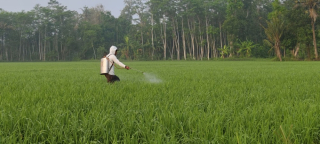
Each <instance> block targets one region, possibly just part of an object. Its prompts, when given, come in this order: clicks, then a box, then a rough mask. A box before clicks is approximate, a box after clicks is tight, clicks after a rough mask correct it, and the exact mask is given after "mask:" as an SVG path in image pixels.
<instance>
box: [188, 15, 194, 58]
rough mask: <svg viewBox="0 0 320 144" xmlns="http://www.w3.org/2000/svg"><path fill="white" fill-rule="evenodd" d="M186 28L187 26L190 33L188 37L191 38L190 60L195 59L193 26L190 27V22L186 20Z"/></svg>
mask: <svg viewBox="0 0 320 144" xmlns="http://www.w3.org/2000/svg"><path fill="white" fill-rule="evenodd" d="M188 26H189V31H190V37H191V46H192V59H195V56H194V49H195V46H194V31H193V30H194V28H193V27H194V26H192V23H191V22H190V19H188Z"/></svg>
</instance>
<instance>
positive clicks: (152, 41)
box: [151, 14, 154, 60]
mask: <svg viewBox="0 0 320 144" xmlns="http://www.w3.org/2000/svg"><path fill="white" fill-rule="evenodd" d="M151 25H152V27H151V43H152V54H151V60H153V56H154V40H153V14H151Z"/></svg>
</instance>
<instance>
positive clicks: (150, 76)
mask: <svg viewBox="0 0 320 144" xmlns="http://www.w3.org/2000/svg"><path fill="white" fill-rule="evenodd" d="M130 69H132V70H135V71H137V72H141V73H143V75H144V77H145V78H146V80H147V81H148V82H150V83H161V82H162V80H161V79H159V78H157V76H155V75H154V74H151V73H145V72H143V71H139V70H137V69H133V68H130Z"/></svg>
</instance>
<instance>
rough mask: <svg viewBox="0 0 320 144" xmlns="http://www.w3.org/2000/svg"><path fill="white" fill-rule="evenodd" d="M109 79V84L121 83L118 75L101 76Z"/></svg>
mask: <svg viewBox="0 0 320 144" xmlns="http://www.w3.org/2000/svg"><path fill="white" fill-rule="evenodd" d="M101 75H104V76H105V77H106V78H107V81H108V83H114V82H115V81H120V79H119V77H118V76H116V75H109V74H101Z"/></svg>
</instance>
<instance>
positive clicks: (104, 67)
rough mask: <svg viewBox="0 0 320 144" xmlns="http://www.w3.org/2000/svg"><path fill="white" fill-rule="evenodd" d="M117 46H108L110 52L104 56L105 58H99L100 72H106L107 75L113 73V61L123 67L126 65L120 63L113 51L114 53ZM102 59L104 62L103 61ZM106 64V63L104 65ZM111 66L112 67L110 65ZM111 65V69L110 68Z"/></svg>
mask: <svg viewBox="0 0 320 144" xmlns="http://www.w3.org/2000/svg"><path fill="white" fill-rule="evenodd" d="M116 50H117V47H115V46H111V47H110V53H109V54H108V55H107V56H106V58H102V59H101V70H100V73H108V74H109V75H115V74H114V67H115V66H114V65H113V66H112V64H113V63H115V64H117V65H119V66H120V67H123V68H125V67H126V66H125V65H124V64H123V63H121V62H120V61H119V60H118V59H117V57H116V55H115V53H116ZM103 61H104V62H103ZM105 64H106V65H105ZM111 66H112V67H111ZM110 67H111V69H110Z"/></svg>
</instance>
